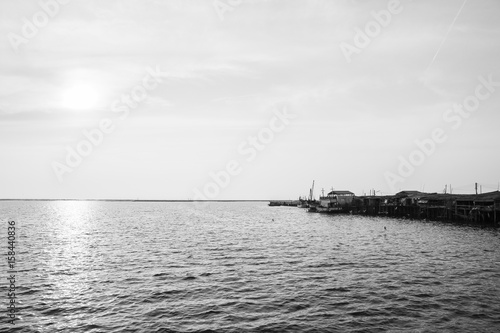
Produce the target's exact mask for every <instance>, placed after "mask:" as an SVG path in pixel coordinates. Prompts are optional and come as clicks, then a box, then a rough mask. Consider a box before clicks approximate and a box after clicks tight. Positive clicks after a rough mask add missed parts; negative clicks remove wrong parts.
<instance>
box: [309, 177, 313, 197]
mask: <svg viewBox="0 0 500 333" xmlns="http://www.w3.org/2000/svg"><path fill="white" fill-rule="evenodd" d="M309 200H310V201H313V200H314V180H313V184H312V187H311V190H310V191H309Z"/></svg>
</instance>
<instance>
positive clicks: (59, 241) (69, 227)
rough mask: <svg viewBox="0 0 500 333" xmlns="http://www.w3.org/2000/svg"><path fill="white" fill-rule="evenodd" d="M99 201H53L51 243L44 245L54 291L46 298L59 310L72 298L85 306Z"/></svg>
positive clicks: (89, 285) (92, 261)
mask: <svg viewBox="0 0 500 333" xmlns="http://www.w3.org/2000/svg"><path fill="white" fill-rule="evenodd" d="M98 206H99V203H96V202H89V201H58V202H54V203H53V212H54V216H53V218H54V220H53V221H51V228H50V232H51V233H52V235H51V237H50V238H51V239H52V240H53V244H47V245H48V248H49V249H50V250H49V251H48V252H49V253H48V255H49V258H48V262H47V265H48V270H49V271H50V272H53V273H52V274H51V275H50V276H49V283H50V284H52V290H54V291H55V292H54V293H52V294H49V295H47V298H48V299H47V301H51V302H56V303H59V307H60V308H61V310H63V309H64V308H66V305H67V302H71V303H72V306H75V304H74V302H75V300H78V301H77V302H78V303H82V304H81V306H85V305H86V304H85V300H86V298H87V297H85V295H86V294H88V293H89V291H90V290H91V289H92V281H94V280H95V279H94V278H93V276H92V274H93V273H92V272H93V270H92V265H93V263H94V260H93V259H94V256H95V255H96V254H95V253H94V251H93V248H94V247H95V246H94V244H93V242H94V237H93V234H94V233H95V230H96V229H97V228H96V221H95V219H94V217H95V216H96V214H95V211H96V210H97V209H98Z"/></svg>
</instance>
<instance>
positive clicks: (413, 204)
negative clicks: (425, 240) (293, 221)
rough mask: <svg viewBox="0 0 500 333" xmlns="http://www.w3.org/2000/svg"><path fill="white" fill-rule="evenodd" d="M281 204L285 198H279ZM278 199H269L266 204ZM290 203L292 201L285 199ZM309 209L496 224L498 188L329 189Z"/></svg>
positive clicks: (499, 219)
mask: <svg viewBox="0 0 500 333" xmlns="http://www.w3.org/2000/svg"><path fill="white" fill-rule="evenodd" d="M282 202H283V203H284V202H285V201H282ZM279 203H280V202H276V201H271V203H270V204H269V205H270V206H279V205H280V204H279ZM287 203H289V204H288V206H293V204H292V203H295V202H293V201H287ZM308 211H309V212H318V213H327V214H357V215H369V216H387V217H395V218H408V219H422V220H433V221H449V222H464V223H470V224H478V225H485V226H494V227H499V226H500V191H494V192H488V193H482V194H444V193H443V194H440V193H425V192H419V191H401V192H399V193H396V194H395V195H380V196H377V195H368V196H367V195H363V196H356V195H354V194H353V193H352V192H349V191H332V192H330V193H328V195H327V196H324V197H321V198H320V201H319V202H317V201H316V202H315V204H312V205H310V207H309V209H308Z"/></svg>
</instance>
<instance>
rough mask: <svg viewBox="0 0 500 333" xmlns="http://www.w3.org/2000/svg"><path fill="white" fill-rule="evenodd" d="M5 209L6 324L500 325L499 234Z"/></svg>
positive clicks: (315, 218)
mask: <svg viewBox="0 0 500 333" xmlns="http://www.w3.org/2000/svg"><path fill="white" fill-rule="evenodd" d="M9 218H12V219H15V220H16V223H17V241H18V244H17V260H18V264H17V265H18V266H17V268H18V273H17V277H16V278H17V281H16V283H17V286H18V290H17V294H18V302H20V306H19V307H18V309H19V316H20V317H21V319H20V320H19V321H18V322H17V324H16V325H15V326H11V325H8V324H6V315H5V311H3V312H2V313H3V318H2V324H1V325H2V326H1V328H2V329H3V331H12V332H51V333H52V332H210V331H213V332H391V331H392V332H401V331H410V332H436V331H440V332H443V331H447V332H498V331H500V311H499V309H500V284H499V282H500V246H499V245H500V234H499V231H498V230H496V229H481V228H478V227H474V226H461V225H456V224H445V223H434V222H425V221H410V220H396V219H385V218H372V217H359V216H335V215H321V214H311V213H307V212H306V211H305V210H302V209H298V208H291V207H268V206H267V204H266V203H210V204H207V205H204V206H201V207H199V205H197V204H195V203H125V202H68V201H63V202H0V219H1V220H2V221H4V223H3V224H2V225H3V228H4V231H2V234H3V235H6V230H7V223H6V222H7V219H9ZM384 227H386V228H387V230H385V229H384ZM3 239H4V243H5V246H4V248H6V246H7V240H6V237H4V238H3ZM2 265H4V268H3V272H6V270H7V266H6V264H5V261H4V263H3V264H2ZM4 276H5V273H4ZM4 282H5V280H4ZM1 287H2V290H1V295H2V299H0V302H2V303H3V304H4V306H3V307H4V308H5V305H6V304H7V298H6V284H5V283H3V284H2V285H1Z"/></svg>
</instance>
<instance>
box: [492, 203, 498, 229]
mask: <svg viewBox="0 0 500 333" xmlns="http://www.w3.org/2000/svg"><path fill="white" fill-rule="evenodd" d="M493 225H494V226H496V227H497V226H498V223H497V202H496V201H495V200H493Z"/></svg>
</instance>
